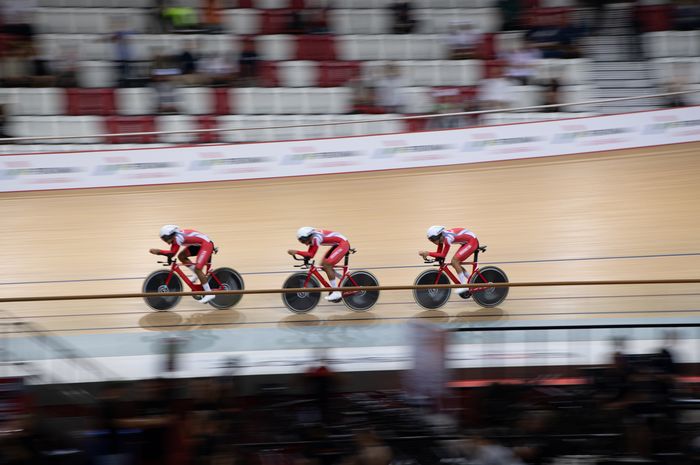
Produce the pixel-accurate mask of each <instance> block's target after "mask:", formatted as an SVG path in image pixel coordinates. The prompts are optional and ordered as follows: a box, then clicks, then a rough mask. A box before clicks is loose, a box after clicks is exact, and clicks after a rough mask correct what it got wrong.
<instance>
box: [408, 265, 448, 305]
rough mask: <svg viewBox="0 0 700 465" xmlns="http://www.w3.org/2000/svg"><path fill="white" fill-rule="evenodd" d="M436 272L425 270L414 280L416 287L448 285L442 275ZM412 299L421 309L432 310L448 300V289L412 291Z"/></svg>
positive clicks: (446, 278) (445, 277)
mask: <svg viewBox="0 0 700 465" xmlns="http://www.w3.org/2000/svg"><path fill="white" fill-rule="evenodd" d="M438 273H439V272H438V271H436V270H426V271H424V272H422V273H421V274H419V275H418V277H417V278H416V282H415V284H416V285H427V284H449V283H450V280H449V279H448V277H447V275H445V274H444V273H439V276H438ZM413 298H414V299H416V303H417V304H418V305H420V306H421V307H423V308H427V309H429V310H433V309H436V308H440V307H442V306H443V305H445V304H446V303H447V301H448V300H449V299H450V289H449V288H448V289H414V290H413Z"/></svg>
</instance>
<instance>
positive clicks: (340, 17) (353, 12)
mask: <svg viewBox="0 0 700 465" xmlns="http://www.w3.org/2000/svg"><path fill="white" fill-rule="evenodd" d="M329 22H330V25H331V30H332V31H333V32H334V33H335V34H390V33H391V12H390V11H389V10H388V9H336V10H331V13H330V15H329Z"/></svg>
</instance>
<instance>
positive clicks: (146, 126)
mask: <svg viewBox="0 0 700 465" xmlns="http://www.w3.org/2000/svg"><path fill="white" fill-rule="evenodd" d="M104 123H105V125H106V128H107V131H106V132H107V133H109V134H122V133H134V132H155V130H156V123H155V118H154V117H152V116H108V117H107V118H105V121H104ZM156 141H157V136H155V135H141V136H110V137H107V141H106V142H107V143H108V144H151V143H154V142H156Z"/></svg>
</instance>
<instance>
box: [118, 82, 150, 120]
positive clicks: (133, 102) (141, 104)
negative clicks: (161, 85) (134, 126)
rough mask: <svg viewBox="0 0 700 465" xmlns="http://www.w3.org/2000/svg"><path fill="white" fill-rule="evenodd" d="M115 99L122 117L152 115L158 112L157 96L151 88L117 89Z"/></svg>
mask: <svg viewBox="0 0 700 465" xmlns="http://www.w3.org/2000/svg"><path fill="white" fill-rule="evenodd" d="M115 99H116V105H117V113H118V114H120V115H150V114H152V113H154V112H155V110H156V100H157V95H156V92H155V90H153V89H151V88H150V87H136V88H122V89H116V91H115Z"/></svg>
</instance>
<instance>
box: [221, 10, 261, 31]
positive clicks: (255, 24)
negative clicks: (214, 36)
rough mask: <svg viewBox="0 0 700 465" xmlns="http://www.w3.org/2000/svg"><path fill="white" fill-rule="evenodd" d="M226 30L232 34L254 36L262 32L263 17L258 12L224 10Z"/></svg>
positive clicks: (223, 20) (223, 18)
mask: <svg viewBox="0 0 700 465" xmlns="http://www.w3.org/2000/svg"><path fill="white" fill-rule="evenodd" d="M221 16H222V23H223V27H224V30H226V31H227V32H229V33H232V34H240V35H254V34H258V33H259V32H260V31H261V22H262V19H261V15H260V12H259V11H258V10H253V9H248V8H235V9H231V10H222V15H221Z"/></svg>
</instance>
